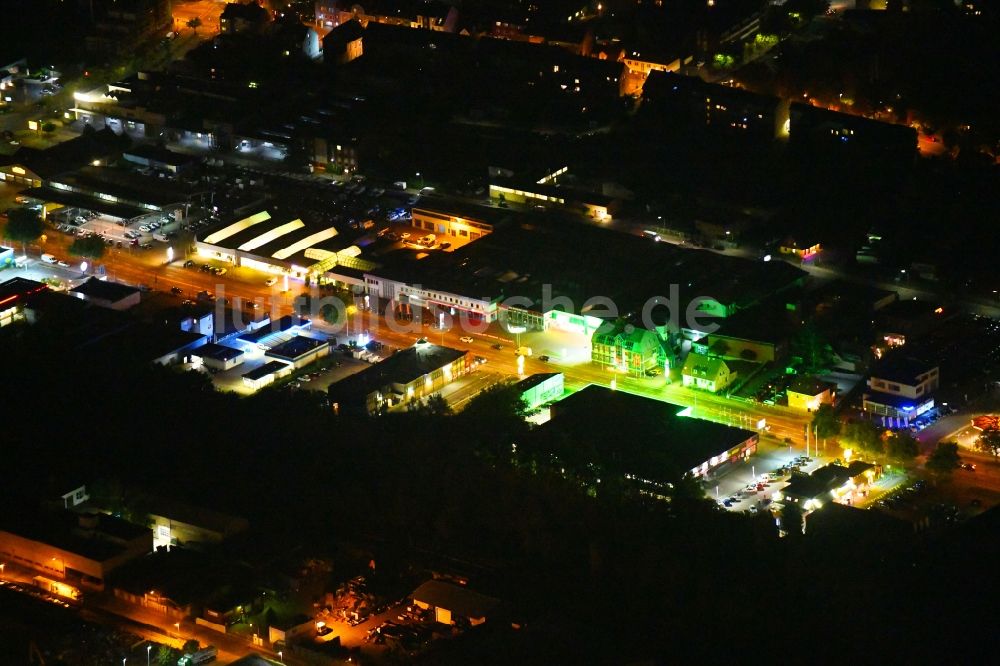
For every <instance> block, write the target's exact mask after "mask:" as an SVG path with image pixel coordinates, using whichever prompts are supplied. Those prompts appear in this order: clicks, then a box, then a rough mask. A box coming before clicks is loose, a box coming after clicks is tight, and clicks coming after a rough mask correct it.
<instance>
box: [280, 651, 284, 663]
mask: <svg viewBox="0 0 1000 666" xmlns="http://www.w3.org/2000/svg"><path fill="white" fill-rule="evenodd" d="M278 660H279V661H281V663H285V656H284V655H283V654H282V653H281V650H278Z"/></svg>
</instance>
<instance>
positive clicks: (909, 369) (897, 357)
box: [870, 353, 937, 385]
mask: <svg viewBox="0 0 1000 666" xmlns="http://www.w3.org/2000/svg"><path fill="white" fill-rule="evenodd" d="M935 367H937V364H935V363H930V362H928V361H924V360H923V359H918V358H914V357H912V356H905V355H903V354H899V353H897V354H889V355H888V356H885V357H884V358H883V359H882V360H881V362H879V363H877V364H876V365H875V367H874V368H872V370H871V373H870V375H871V376H872V377H877V378H879V379H885V380H888V381H892V382H898V383H900V384H909V385H914V384H917V383H918V382H917V375H921V374H923V373H925V372H928V371H930V370H932V369H934V368H935Z"/></svg>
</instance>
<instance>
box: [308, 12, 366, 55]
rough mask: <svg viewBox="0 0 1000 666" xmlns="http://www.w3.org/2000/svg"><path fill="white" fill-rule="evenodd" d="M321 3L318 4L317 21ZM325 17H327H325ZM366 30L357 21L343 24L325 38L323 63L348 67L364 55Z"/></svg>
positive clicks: (352, 20)
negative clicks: (347, 65)
mask: <svg viewBox="0 0 1000 666" xmlns="http://www.w3.org/2000/svg"><path fill="white" fill-rule="evenodd" d="M319 6H320V3H319V2H317V3H316V7H317V10H316V11H317V19H316V20H317V21H319V20H320V18H319V16H320V15H319ZM324 16H325V15H324ZM364 35H365V29H364V27H363V26H362V25H361V22H360V21H358V20H357V19H351V20H350V21H346V22H345V23H341V24H340V25H338V26H337V27H336V28H334V29H333V30H331V31H330V32H329V33H328V34H327V35H326V36H325V37H323V62H326V63H335V64H338V65H346V64H347V63H349V62H351V61H353V60H357V59H358V58H360V57H361V56H362V55H364V52H365V50H364V43H363V37H364Z"/></svg>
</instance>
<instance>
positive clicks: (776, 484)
mask: <svg viewBox="0 0 1000 666" xmlns="http://www.w3.org/2000/svg"><path fill="white" fill-rule="evenodd" d="M828 462H830V460H827V459H824V458H822V457H821V458H818V459H817V458H812V457H807V456H805V455H804V452H803V450H802V449H800V448H794V449H793V448H791V447H789V446H787V445H781V444H778V443H777V442H774V441H772V440H767V439H761V442H760V444H759V445H758V448H757V453H756V454H754V455H753V456H751V457H750V459H749V460H747V461H746V462H740V463H735V464H732V465H730V466H729V467H728V468H726V469H724V470H723V471H722V472H721V473H718V474H715V475H714V476H713V478H712V479H710V480H706V482H705V484H704V485H705V487H706V489H707V492H708V494H709V496H710V497H712V498H713V499H715V500H716V501H718V502H719V505H720V506H722V507H723V508H725V509H727V510H729V511H747V512H750V513H756V512H758V511H760V510H762V509H765V508H766V507H768V506H770V505H771V503H772V502H773V498H774V493H775V492H776V491H779V490H781V489H782V488H784V487H785V486H786V485H788V479H789V477H790V475H791V471H792V470H793V469H794V470H796V471H799V472H802V473H805V474H809V473H811V472H813V471H814V470H816V469H817V468H819V467H822V466H823V465H826V464H827V463H828Z"/></svg>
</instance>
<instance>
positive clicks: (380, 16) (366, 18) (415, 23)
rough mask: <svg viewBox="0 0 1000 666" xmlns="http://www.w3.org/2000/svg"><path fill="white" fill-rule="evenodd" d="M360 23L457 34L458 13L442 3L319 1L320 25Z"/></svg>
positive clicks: (431, 0) (421, 0)
mask: <svg viewBox="0 0 1000 666" xmlns="http://www.w3.org/2000/svg"><path fill="white" fill-rule="evenodd" d="M352 20H356V21H358V22H359V23H360V24H361V25H362V26H367V25H368V23H369V22H374V23H381V24H384V25H395V26H401V27H404V28H423V29H425V30H433V31H436V32H454V31H455V26H456V25H457V23H458V9H456V8H455V7H454V6H453V5H449V4H447V3H445V2H441V1H440V0H357V1H355V0H334V1H331V0H319V1H318V2H317V3H316V23H317V25H320V26H324V27H332V28H336V27H337V26H339V25H342V24H344V23H347V22H349V21H352Z"/></svg>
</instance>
